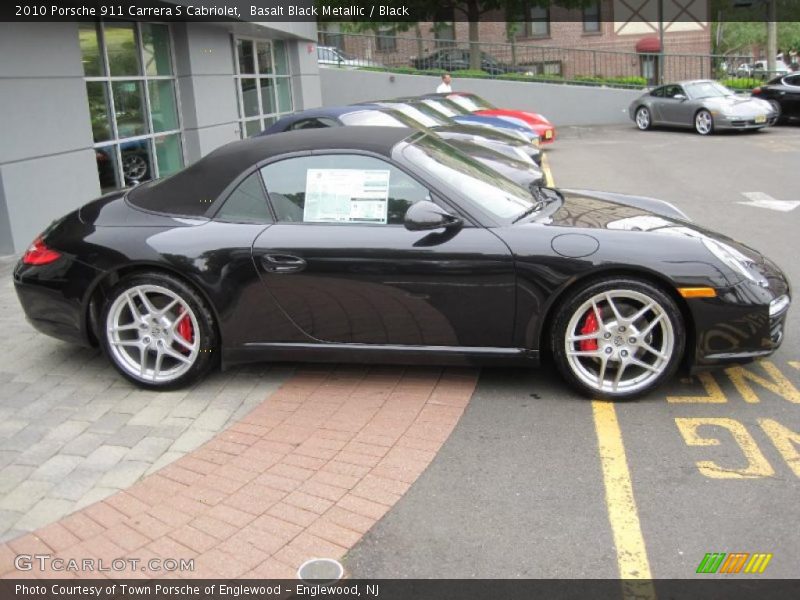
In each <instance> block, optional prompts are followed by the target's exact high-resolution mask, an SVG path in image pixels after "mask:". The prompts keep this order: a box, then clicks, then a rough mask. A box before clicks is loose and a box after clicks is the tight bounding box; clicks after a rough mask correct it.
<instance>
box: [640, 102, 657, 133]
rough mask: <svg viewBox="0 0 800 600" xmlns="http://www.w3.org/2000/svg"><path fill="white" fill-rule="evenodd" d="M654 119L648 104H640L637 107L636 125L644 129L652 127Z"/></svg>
mask: <svg viewBox="0 0 800 600" xmlns="http://www.w3.org/2000/svg"><path fill="white" fill-rule="evenodd" d="M652 124H653V123H652V119H651V117H650V109H649V108H647V107H646V106H640V107H639V108H637V109H636V126H637V127H638V128H639V129H641V130H642V131H646V130H648V129H650V127H651V126H652Z"/></svg>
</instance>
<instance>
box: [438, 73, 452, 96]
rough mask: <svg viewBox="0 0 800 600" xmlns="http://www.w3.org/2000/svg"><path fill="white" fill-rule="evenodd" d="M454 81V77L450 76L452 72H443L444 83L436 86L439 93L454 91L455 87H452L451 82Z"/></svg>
mask: <svg viewBox="0 0 800 600" xmlns="http://www.w3.org/2000/svg"><path fill="white" fill-rule="evenodd" d="M451 81H453V78H452V77H450V73H442V83H440V84H439V87H437V88H436V93H437V94H449V93H450V92H452V91H453V88H451V87H450V82H451Z"/></svg>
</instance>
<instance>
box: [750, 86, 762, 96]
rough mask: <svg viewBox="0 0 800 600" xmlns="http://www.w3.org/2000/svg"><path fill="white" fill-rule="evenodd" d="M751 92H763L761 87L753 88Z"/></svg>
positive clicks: (756, 93)
mask: <svg viewBox="0 0 800 600" xmlns="http://www.w3.org/2000/svg"><path fill="white" fill-rule="evenodd" d="M751 93H753V94H755V95H756V96H757V95H758V94H760V93H761V88H760V87H757V88H753V91H752V92H751Z"/></svg>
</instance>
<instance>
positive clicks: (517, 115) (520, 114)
mask: <svg viewBox="0 0 800 600" xmlns="http://www.w3.org/2000/svg"><path fill="white" fill-rule="evenodd" d="M477 114H479V115H484V116H496V117H510V118H512V119H519V120H520V121H524V122H525V123H532V124H535V125H549V124H550V121H548V120H547V119H545V118H544V117H543V116H542V115H540V114H538V113H534V112H527V111H524V110H510V109H505V108H494V109H491V110H481V111H478V113H477Z"/></svg>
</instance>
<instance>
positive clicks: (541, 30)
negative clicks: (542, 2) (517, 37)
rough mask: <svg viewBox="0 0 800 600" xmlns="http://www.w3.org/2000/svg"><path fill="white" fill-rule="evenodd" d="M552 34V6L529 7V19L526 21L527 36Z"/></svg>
mask: <svg viewBox="0 0 800 600" xmlns="http://www.w3.org/2000/svg"><path fill="white" fill-rule="evenodd" d="M549 36H550V8H549V7H547V6H532V7H531V8H530V9H528V21H526V22H525V37H530V38H544V37H549Z"/></svg>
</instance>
